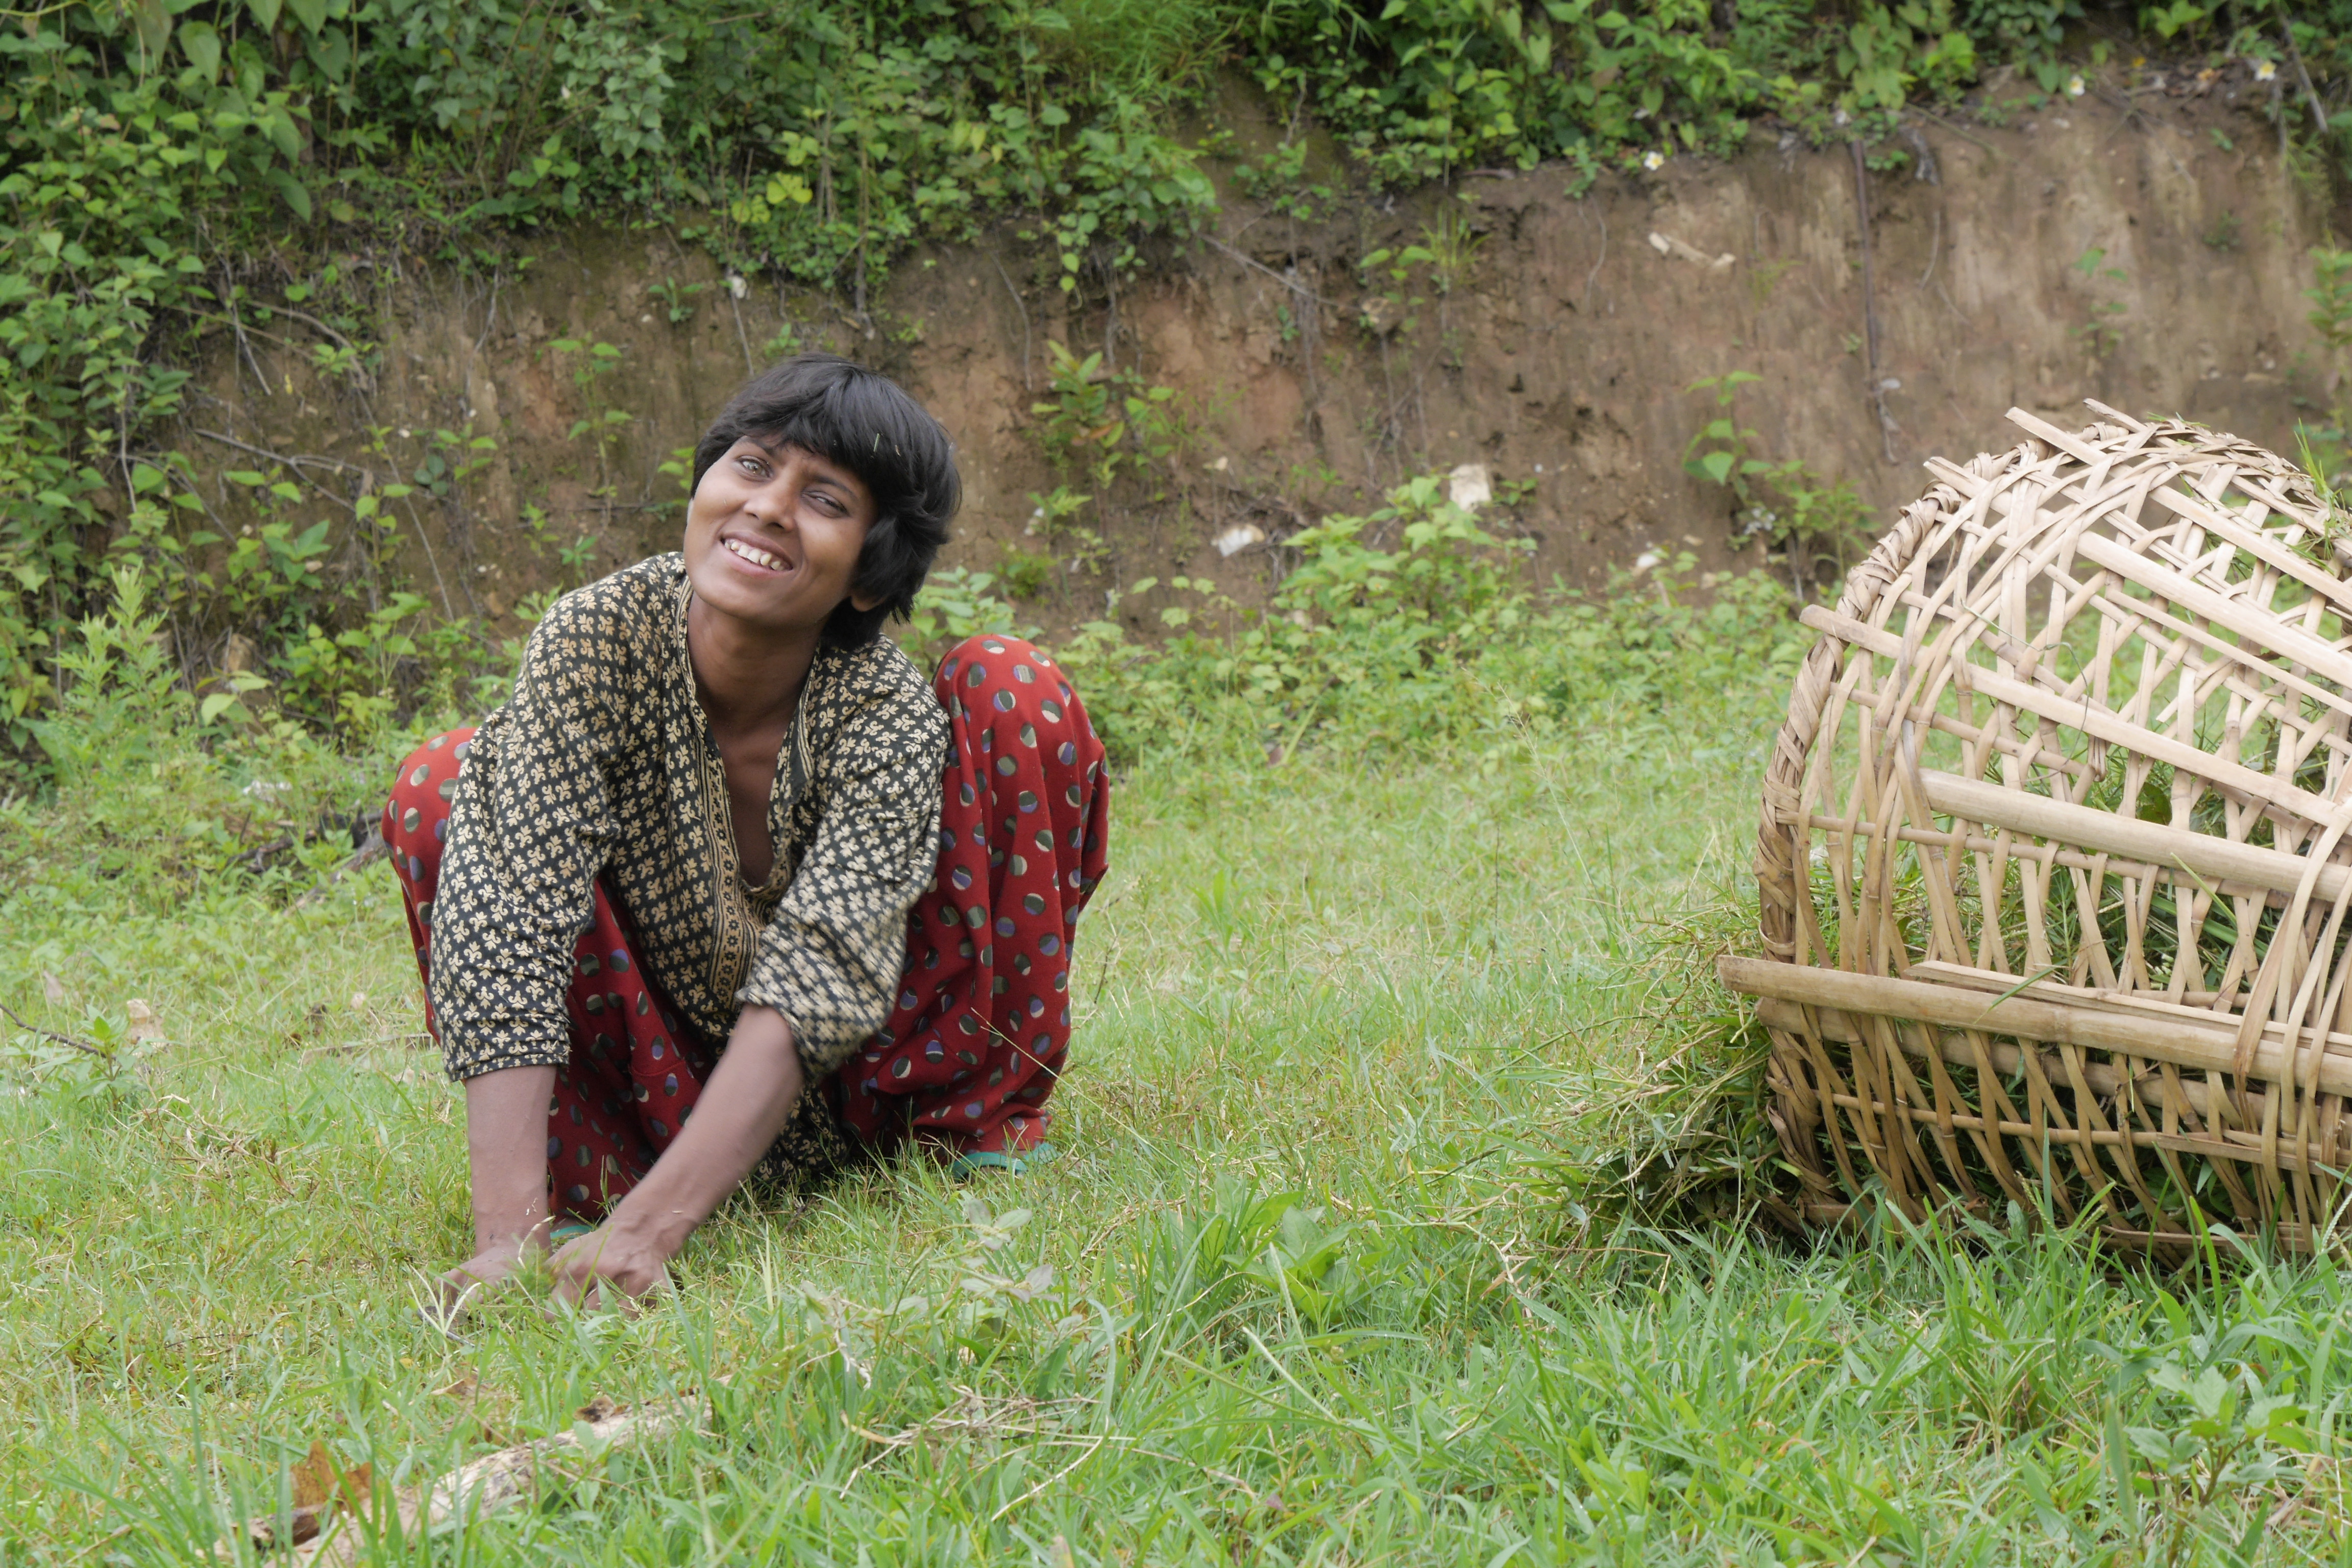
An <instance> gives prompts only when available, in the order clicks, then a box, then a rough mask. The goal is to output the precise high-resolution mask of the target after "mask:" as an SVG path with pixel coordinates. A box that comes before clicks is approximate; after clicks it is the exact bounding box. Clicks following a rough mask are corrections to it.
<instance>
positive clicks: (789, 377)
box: [693, 353, 963, 647]
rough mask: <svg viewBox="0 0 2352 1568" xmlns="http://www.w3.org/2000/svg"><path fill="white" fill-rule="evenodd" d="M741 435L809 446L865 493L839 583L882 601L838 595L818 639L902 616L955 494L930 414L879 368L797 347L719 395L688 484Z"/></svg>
mask: <svg viewBox="0 0 2352 1568" xmlns="http://www.w3.org/2000/svg"><path fill="white" fill-rule="evenodd" d="M747 436H748V437H752V438H754V439H755V440H758V441H760V442H761V443H763V444H765V445H770V446H776V445H782V446H787V447H799V448H801V450H803V451H804V452H814V453H815V454H816V455H817V456H818V457H820V458H824V460H825V461H826V462H828V463H832V464H835V465H836V466H838V467H840V468H846V469H848V470H849V471H850V472H851V473H853V474H856V476H857V478H858V479H859V480H860V481H861V482H862V483H863V484H864V485H865V486H866V490H867V492H868V493H870V494H871V495H872V496H873V497H874V526H873V527H871V528H869V529H867V530H866V545H865V548H864V549H862V550H861V551H859V552H858V555H857V570H856V573H855V574H852V576H851V577H850V580H849V585H850V587H851V589H852V591H854V592H856V593H858V594H862V595H866V596H867V597H870V598H877V599H879V600H881V601H882V602H881V603H880V604H878V605H875V606H874V608H872V609H870V610H861V609H859V608H858V607H857V606H856V605H855V604H853V603H851V602H850V601H849V600H847V599H844V600H843V601H842V602H841V607H840V608H839V609H836V610H835V611H834V612H833V618H832V619H831V620H829V621H827V622H825V624H824V639H825V641H827V642H830V643H834V644H836V645H838V646H840V647H864V646H865V645H866V644H867V643H869V642H872V641H873V640H874V639H875V638H876V637H879V636H880V635H881V632H882V626H883V623H884V622H885V621H887V620H888V619H889V618H890V617H891V616H898V618H899V619H901V620H904V619H906V618H907V616H908V615H909V614H911V613H912V612H913V610H914V607H915V595H916V594H918V593H919V592H920V591H921V589H922V586H923V579H924V577H925V576H927V575H929V573H930V570H931V563H932V562H933V561H935V560H937V559H938V558H939V553H940V546H941V545H942V544H945V543H946V542H947V539H948V523H949V522H950V521H951V520H952V519H953V518H954V517H955V514H956V508H957V507H959V506H961V504H962V503H963V480H962V479H961V476H959V475H958V474H957V473H956V466H955V448H954V445H953V443H951V442H950V441H949V439H948V433H947V431H946V430H944V429H943V428H941V427H940V422H939V421H938V420H936V419H934V418H932V417H931V416H930V415H929V414H928V413H926V412H925V411H924V409H923V405H921V404H919V403H917V402H916V401H915V400H914V399H913V398H911V397H909V396H908V395H907V394H906V391H905V390H904V389H903V388H901V387H900V386H899V385H898V383H897V382H894V381H892V380H891V379H890V378H889V377H888V376H887V375H882V374H877V372H874V371H870V370H867V369H866V367H865V366H864V365H861V364H855V363H851V362H850V361H848V360H845V359H843V358H842V357H841V356H840V355H838V354H824V353H803V354H794V355H793V357H792V358H790V359H788V360H785V361H784V362H783V363H781V364H777V365H773V366H771V367H770V368H769V369H768V370H766V371H763V372H762V373H761V374H759V375H756V376H754V377H752V379H751V381H750V383H748V384H746V385H745V386H744V387H743V389H742V390H741V391H740V392H738V393H737V394H736V395H734V396H733V397H730V398H729V399H728V400H727V406H726V407H724V408H722V409H720V410H719V417H718V418H716V419H714V420H712V421H711V422H710V428H709V429H708V430H706V431H704V432H703V433H702V439H701V441H700V442H698V444H697V445H696V447H695V448H694V485H693V488H694V489H701V488H702V476H703V475H704V474H705V473H706V472H708V471H709V468H710V465H711V464H713V463H715V462H717V461H718V460H719V458H723V457H725V456H726V455H727V451H728V448H729V447H732V446H734V445H735V443H736V442H738V441H740V440H742V439H743V438H744V437H747Z"/></svg>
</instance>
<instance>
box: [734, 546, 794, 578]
mask: <svg viewBox="0 0 2352 1568" xmlns="http://www.w3.org/2000/svg"><path fill="white" fill-rule="evenodd" d="M725 544H726V546H727V548H728V549H730V550H731V551H733V552H735V553H736V554H738V555H740V556H741V557H742V558H743V559H744V560H746V561H749V562H750V563H751V564H752V565H754V566H764V567H766V568H767V569H768V570H769V571H771V572H781V571H782V570H783V569H784V563H783V560H782V557H780V556H774V555H771V554H769V553H768V552H766V551H764V550H761V549H759V548H757V547H756V546H753V545H749V544H746V543H744V542H742V541H741V540H740V539H730V540H727V541H725Z"/></svg>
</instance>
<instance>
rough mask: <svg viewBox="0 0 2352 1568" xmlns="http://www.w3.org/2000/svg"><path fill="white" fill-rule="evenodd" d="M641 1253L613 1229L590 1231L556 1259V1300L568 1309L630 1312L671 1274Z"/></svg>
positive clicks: (558, 1254)
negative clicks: (606, 1309) (638, 1299)
mask: <svg viewBox="0 0 2352 1568" xmlns="http://www.w3.org/2000/svg"><path fill="white" fill-rule="evenodd" d="M638 1251H639V1249H637V1248H635V1247H631V1246H630V1245H628V1244H627V1243H626V1242H625V1241H622V1240H620V1239H619V1238H617V1237H615V1236H614V1233H613V1231H612V1230H611V1228H610V1227H605V1228H601V1229H597V1230H593V1231H590V1232H589V1233H588V1234H587V1235H586V1236H583V1237H579V1238H578V1239H577V1240H574V1241H572V1242H571V1243H569V1244H567V1245H566V1246H565V1247H564V1248H563V1249H562V1251H561V1252H558V1253H557V1254H556V1255H555V1261H554V1264H553V1268H554V1272H555V1289H554V1291H553V1298H554V1300H556V1301H557V1302H559V1303H560V1304H562V1305H564V1306H567V1307H580V1308H583V1309H585V1310H590V1311H598V1310H604V1309H605V1308H606V1307H611V1308H614V1309H615V1310H622V1311H627V1310H632V1308H631V1306H630V1304H629V1303H631V1302H633V1301H634V1300H635V1298H637V1297H640V1296H643V1295H646V1294H647V1293H648V1292H650V1291H653V1290H656V1289H659V1288H660V1287H661V1286H662V1285H663V1284H665V1283H666V1282H667V1280H668V1279H669V1272H668V1270H667V1268H662V1267H661V1266H660V1265H658V1264H657V1263H655V1262H654V1261H653V1260H652V1259H651V1258H646V1257H640V1256H638Z"/></svg>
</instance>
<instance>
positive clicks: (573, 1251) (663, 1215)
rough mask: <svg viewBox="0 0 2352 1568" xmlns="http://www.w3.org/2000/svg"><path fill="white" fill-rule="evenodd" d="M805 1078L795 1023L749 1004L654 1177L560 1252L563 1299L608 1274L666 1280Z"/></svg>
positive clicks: (637, 1287) (789, 1109)
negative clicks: (596, 1226) (688, 1241)
mask: <svg viewBox="0 0 2352 1568" xmlns="http://www.w3.org/2000/svg"><path fill="white" fill-rule="evenodd" d="M805 1082H806V1079H805V1077H804V1075H803V1072H802V1070H801V1058H800V1053H799V1052H798V1051H797V1050H795V1049H794V1048H793V1029H792V1025H791V1023H790V1022H789V1021H787V1020H786V1018H785V1017H784V1016H783V1015H782V1013H779V1012H777V1011H776V1010H775V1009H774V1008H772V1007H746V1008H744V1009H743V1015H742V1016H741V1017H740V1018H738V1019H737V1020H736V1022H735V1030H734V1033H732V1034H730V1036H728V1037H727V1048H726V1050H725V1051H724V1052H723V1053H721V1055H720V1056H719V1065H718V1067H717V1068H714V1069H713V1070H712V1072H711V1074H710V1081H709V1083H707V1084H705V1085H704V1086H703V1089H702V1095H701V1098H700V1099H699V1100H697V1101H696V1103H695V1107H694V1113H693V1114H692V1115H691V1116H689V1117H688V1119H687V1122H686V1125H685V1126H684V1127H682V1128H680V1129H679V1130H678V1134H677V1138H676V1139H674V1140H673V1141H672V1142H671V1143H670V1146H669V1147H668V1148H667V1149H666V1150H664V1151H663V1152H662V1155H661V1158H660V1159H658V1160H656V1161H655V1162H654V1168H653V1169H652V1170H651V1171H649V1172H647V1173H646V1179H645V1180H644V1181H642V1182H639V1183H638V1184H636V1186H635V1188H634V1189H632V1190H631V1192H630V1193H629V1194H628V1196H626V1197H625V1198H623V1199H622V1200H621V1201H620V1203H619V1204H618V1205H615V1206H614V1210H613V1213H612V1216H611V1217H610V1218H609V1219H607V1220H606V1221H605V1222H604V1226H603V1228H601V1229H599V1230H596V1231H593V1232H592V1233H591V1234H589V1235H587V1236H583V1237H580V1238H579V1239H577V1240H576V1241H573V1242H572V1243H571V1244H570V1245H568V1246H566V1247H564V1248H563V1250H562V1251H561V1252H559V1253H558V1254H556V1257H555V1264H554V1268H555V1294H556V1298H557V1299H558V1300H565V1301H577V1300H580V1299H581V1298H582V1297H583V1296H584V1295H586V1294H588V1293H589V1292H591V1291H593V1290H594V1289H596V1287H597V1285H598V1282H599V1281H602V1280H610V1281H612V1282H613V1283H614V1285H617V1286H619V1287H620V1289H622V1290H623V1291H624V1292H625V1293H626V1294H628V1295H631V1296H642V1295H644V1294H645V1293H646V1291H648V1290H650V1289H653V1288H654V1287H655V1286H656V1285H658V1284H660V1283H661V1282H662V1279H664V1277H665V1275H666V1271H667V1268H668V1267H669V1260H670V1259H671V1258H675V1257H677V1253H678V1249H679V1248H680V1247H684V1246H685V1245H686V1238H687V1237H688V1236H689V1235H691V1234H692V1233H693V1231H694V1227H695V1226H698V1225H700V1224H701V1223H702V1222H703V1221H704V1220H706V1219H709V1217H710V1215H711V1214H712V1212H713V1211H715V1210H716V1209H717V1208H718V1207H719V1205H720V1204H722V1203H724V1202H726V1201H727V1194H730V1193H731V1192H733V1191H734V1190H735V1188H736V1187H737V1185H739V1184H740V1183H741V1182H742V1180H743V1178H744V1177H745V1176H748V1175H750V1174H751V1167H752V1166H754V1165H756V1164H758V1163H760V1156H761V1155H762V1154H764V1153H766V1152H767V1151H768V1145H769V1144H771V1143H772V1142H775V1140H776V1135H777V1134H778V1133H780V1132H782V1131H783V1130H784V1123H785V1122H787V1121H791V1120H792V1114H793V1107H795V1106H796V1105H798V1104H799V1103H800V1098H801V1090H802V1089H803V1086H804V1085H805Z"/></svg>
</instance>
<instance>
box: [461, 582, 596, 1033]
mask: <svg viewBox="0 0 2352 1568" xmlns="http://www.w3.org/2000/svg"><path fill="white" fill-rule="evenodd" d="M627 610H628V605H627V601H626V596H625V594H624V593H623V592H621V591H619V590H617V589H615V588H613V587H611V586H608V584H594V585H593V586H591V587H590V588H587V589H584V590H583V591H582V592H580V593H578V594H574V595H569V596H568V597H567V598H565V599H563V600H562V601H560V602H558V604H557V605H555V607H554V608H553V609H552V610H551V611H550V612H549V614H548V615H547V616H546V618H545V619H543V620H541V622H540V624H539V626H538V628H537V629H536V630H535V631H533V632H532V634H531V638H530V647H529V648H528V650H527V651H526V652H525V654H524V656H523V666H522V672H521V674H520V676H519V677H518V678H517V679H516V682H515V690H514V696H513V698H512V699H511V700H509V702H508V703H507V705H506V706H505V707H504V708H502V709H500V710H499V711H498V712H496V713H494V714H492V715H491V716H490V718H489V719H488V720H487V721H485V722H484V724H483V726H482V733H480V734H478V735H477V736H476V739H475V744H474V749H473V752H472V754H471V756H470V757H469V759H468V761H467V767H466V770H465V772H464V773H461V774H460V775H459V776H458V779H457V795H456V796H455V797H454V798H453V799H452V801H451V803H450V812H449V843H448V847H447V848H446V850H445V851H444V853H443V857H442V861H441V884H440V888H439V889H438V893H437V896H436V899H435V900H434V907H433V920H432V927H431V942H432V947H431V973H432V982H431V984H432V994H433V1005H434V1009H435V1011H436V1014H437V1015H438V1016H439V1018H440V1026H441V1046H442V1050H443V1052H444V1053H445V1055H446V1058H447V1061H448V1068H449V1073H450V1076H451V1077H453V1078H457V1079H468V1078H475V1077H478V1076H479V1075H480V1074H483V1073H486V1072H495V1071H497V1070H499V1069H500V1068H511V1067H561V1066H562V1064H563V1063H564V1062H565V1061H566V1060H567V1059H569V1058H570V1055H571V1046H570V1039H569V1034H568V1026H567V1020H566V1016H565V1013H564V992H565V987H566V985H567V984H568V983H569V981H570V977H571V973H572V945H573V943H575V942H577V941H578V940H579V936H580V933H581V932H582V931H585V930H586V929H587V928H588V925H589V922H590V920H591V918H592V916H593V909H594V896H595V879H596V875H597V873H598V872H599V871H600V870H601V869H603V868H604V862H605V859H606V858H607V856H608V855H609V854H610V853H611V849H612V845H613V842H614V811H613V802H612V791H611V786H610V783H609V779H608V773H609V772H610V769H611V766H612V763H613V760H614V757H615V756H616V755H617V754H618V752H619V751H620V748H621V745H622V743H623V737H625V734H626V732H627V724H626V712H627V708H628V703H627V688H628V683H629V679H630V673H631V668H632V667H633V666H635V667H637V668H638V670H639V679H642V663H643V661H642V659H640V658H636V657H635V652H641V651H642V650H637V649H635V644H636V643H637V642H638V641H640V640H641V639H639V638H637V637H633V636H631V635H630V632H631V628H630V626H628V622H629V621H630V620H631V619H633V618H634V617H632V616H629V615H628V613H627ZM633 650H634V651H633Z"/></svg>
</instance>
